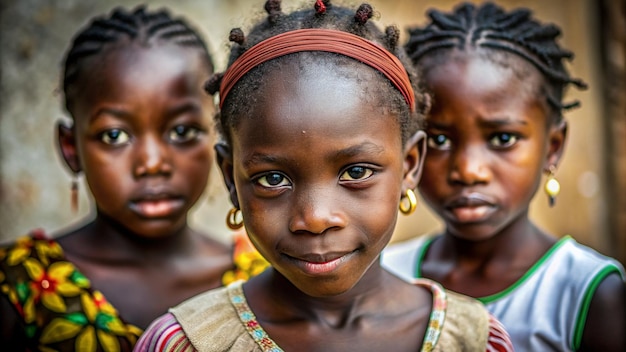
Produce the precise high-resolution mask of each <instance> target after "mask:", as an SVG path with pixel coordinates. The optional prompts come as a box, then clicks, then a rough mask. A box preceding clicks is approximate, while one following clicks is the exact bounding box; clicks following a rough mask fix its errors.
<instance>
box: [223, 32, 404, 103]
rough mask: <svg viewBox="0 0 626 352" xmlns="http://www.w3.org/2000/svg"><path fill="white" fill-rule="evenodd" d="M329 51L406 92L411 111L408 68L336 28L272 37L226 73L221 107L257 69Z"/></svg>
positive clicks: (368, 42)
mask: <svg viewBox="0 0 626 352" xmlns="http://www.w3.org/2000/svg"><path fill="white" fill-rule="evenodd" d="M302 51H327V52H331V53H336V54H341V55H345V56H347V57H351V58H353V59H355V60H358V61H360V62H362V63H364V64H366V65H368V66H371V67H373V68H374V69H376V70H378V71H380V72H381V73H382V74H384V75H385V77H387V78H388V79H389V80H390V81H391V83H393V85H394V86H395V87H396V88H397V89H398V90H399V91H400V93H402V96H403V97H404V100H406V102H407V104H409V108H410V109H411V111H415V95H414V93H413V87H411V81H410V80H409V75H408V74H407V72H406V70H405V69H404V66H402V63H401V62H400V60H398V58H397V57H395V56H394V55H393V54H392V53H390V52H389V51H387V50H385V49H384V48H383V47H381V46H379V45H377V44H375V43H373V42H370V41H369V40H367V39H364V38H361V37H359V36H356V35H354V34H350V33H346V32H341V31H337V30H332V29H321V28H311V29H298V30H295V31H290V32H285V33H282V34H279V35H277V36H274V37H271V38H268V39H266V40H264V41H262V42H260V43H258V44H256V45H255V46H253V47H252V48H250V49H249V50H248V51H246V52H245V53H243V55H241V56H240V57H239V58H238V59H237V60H235V62H233V64H232V65H231V66H230V67H229V68H228V70H226V73H225V74H224V77H223V78H222V83H221V85H220V108H221V107H222V104H224V100H225V99H226V96H227V95H228V93H229V92H230V90H231V89H232V88H233V87H234V86H235V84H236V83H237V82H238V81H239V80H240V79H241V77H243V76H244V75H245V74H246V73H248V71H250V70H252V69H253V68H254V67H256V66H258V65H260V64H262V63H264V62H266V61H269V60H272V59H275V58H277V57H280V56H284V55H287V54H293V53H297V52H302Z"/></svg>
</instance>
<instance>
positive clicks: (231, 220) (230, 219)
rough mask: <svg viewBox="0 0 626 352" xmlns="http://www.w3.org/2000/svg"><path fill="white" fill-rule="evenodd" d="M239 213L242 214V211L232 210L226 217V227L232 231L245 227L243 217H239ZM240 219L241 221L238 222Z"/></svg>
mask: <svg viewBox="0 0 626 352" xmlns="http://www.w3.org/2000/svg"><path fill="white" fill-rule="evenodd" d="M237 213H240V214H241V210H240V209H239V208H232V209H230V210H229V211H228V215H226V226H228V228H229V229H231V230H238V229H240V228H242V227H243V216H239V217H238V216H237ZM237 218H239V220H237Z"/></svg>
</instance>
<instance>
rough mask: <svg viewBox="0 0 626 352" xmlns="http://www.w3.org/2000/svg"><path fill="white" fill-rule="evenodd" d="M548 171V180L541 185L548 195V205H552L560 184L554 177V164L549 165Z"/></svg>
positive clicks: (559, 190) (559, 189)
mask: <svg viewBox="0 0 626 352" xmlns="http://www.w3.org/2000/svg"><path fill="white" fill-rule="evenodd" d="M549 171H550V174H549V175H548V180H547V181H546V184H545V186H544V187H543V189H544V190H545V191H546V194H547V195H548V204H549V205H550V207H553V206H554V204H555V203H556V196H558V195H559V192H561V184H559V181H557V180H556V178H555V177H554V173H555V171H556V167H554V165H550V170H549Z"/></svg>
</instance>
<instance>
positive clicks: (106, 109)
mask: <svg viewBox="0 0 626 352" xmlns="http://www.w3.org/2000/svg"><path fill="white" fill-rule="evenodd" d="M105 114H106V115H112V116H115V117H118V118H128V117H129V116H130V114H129V113H128V112H126V111H124V110H120V109H116V108H112V107H102V108H99V109H98V110H96V112H95V113H93V114H91V116H89V122H94V121H96V120H97V119H98V118H99V117H100V116H102V115H105Z"/></svg>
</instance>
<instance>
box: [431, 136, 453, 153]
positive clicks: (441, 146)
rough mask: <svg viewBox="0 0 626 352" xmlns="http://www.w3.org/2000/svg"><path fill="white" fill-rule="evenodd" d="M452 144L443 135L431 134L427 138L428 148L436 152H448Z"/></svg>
mask: <svg viewBox="0 0 626 352" xmlns="http://www.w3.org/2000/svg"><path fill="white" fill-rule="evenodd" d="M451 145H452V143H451V142H450V139H449V138H448V137H447V136H446V135H445V134H433V135H430V136H429V137H428V147H429V148H433V149H438V150H449V149H450V147H451Z"/></svg>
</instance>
